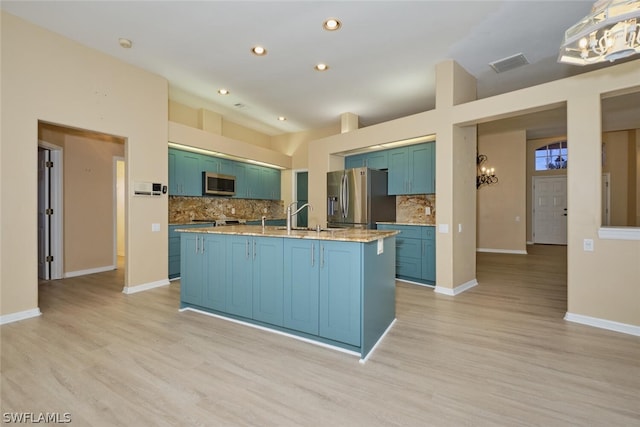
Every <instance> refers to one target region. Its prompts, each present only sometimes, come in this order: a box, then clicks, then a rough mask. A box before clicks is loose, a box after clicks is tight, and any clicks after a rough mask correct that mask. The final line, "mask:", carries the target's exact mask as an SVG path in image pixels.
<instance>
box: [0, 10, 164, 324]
mask: <svg viewBox="0 0 640 427" xmlns="http://www.w3.org/2000/svg"><path fill="white" fill-rule="evenodd" d="M1 31H2V38H1V43H2V64H1V67H2V68H1V75H0V78H1V80H2V85H1V86H2V100H1V103H2V104H1V105H2V108H1V115H2V116H1V118H2V130H1V135H2V138H1V142H0V144H1V146H2V158H1V159H0V162H1V165H2V166H1V169H0V171H1V174H2V175H1V177H0V187H1V191H0V194H1V196H0V197H1V198H2V207H3V209H2V224H1V229H2V241H1V242H0V245H1V246H2V249H1V253H2V258H1V261H0V290H1V294H2V298H1V300H2V301H1V303H0V314H1V315H7V314H10V313H18V312H22V311H27V310H33V309H36V308H37V306H38V278H37V265H36V259H37V246H38V245H37V230H36V226H35V224H36V211H37V192H36V190H35V189H36V188H37V185H36V183H37V170H36V167H35V165H36V157H37V144H38V120H43V121H47V122H50V123H59V124H63V125H66V126H72V127H77V128H82V129H89V130H93V131H97V132H104V133H108V134H112V135H118V136H121V137H124V138H126V139H127V143H126V148H125V150H126V154H125V155H126V159H127V185H128V188H131V183H132V182H133V181H136V180H141V181H155V182H162V183H167V178H168V177H167V167H166V164H167V143H166V141H167V117H168V111H167V99H168V89H167V82H166V80H165V79H163V78H161V77H159V76H156V75H153V74H150V73H148V72H146V71H143V70H141V69H139V68H135V67H132V66H130V65H127V64H124V63H122V62H120V61H117V60H115V59H113V58H112V57H110V56H107V55H104V54H101V53H99V52H97V51H94V50H92V49H89V48H87V47H85V46H83V45H80V44H78V43H75V42H72V41H70V40H68V39H65V38H63V37H61V36H59V35H57V34H55V33H52V32H49V31H46V30H44V29H42V28H39V27H37V26H34V25H32V24H29V23H27V22H25V21H23V20H21V19H18V18H16V17H14V16H12V15H9V14H7V13H5V12H2V25H1ZM127 204H128V206H127V230H128V231H127V234H128V236H127V248H126V250H127V255H128V256H127V265H126V273H125V282H126V285H127V286H136V285H142V284H149V283H161V282H165V281H166V280H167V245H168V244H167V206H168V205H167V197H166V196H163V197H158V198H147V197H137V198H135V197H132V196H131V194H130V191H129V192H128V195H127ZM152 223H159V224H160V225H161V231H160V232H152V231H151V224H152Z"/></svg>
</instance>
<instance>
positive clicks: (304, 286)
mask: <svg viewBox="0 0 640 427" xmlns="http://www.w3.org/2000/svg"><path fill="white" fill-rule="evenodd" d="M319 261H320V251H319V243H318V241H317V240H303V239H284V327H286V328H289V329H294V330H296V331H302V332H306V333H308V334H312V335H318V297H319V286H320V275H319V271H320V270H319V266H320V262H319Z"/></svg>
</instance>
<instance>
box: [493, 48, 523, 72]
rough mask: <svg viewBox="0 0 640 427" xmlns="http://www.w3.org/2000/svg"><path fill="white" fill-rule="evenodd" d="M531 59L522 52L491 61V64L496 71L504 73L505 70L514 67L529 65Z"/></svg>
mask: <svg viewBox="0 0 640 427" xmlns="http://www.w3.org/2000/svg"><path fill="white" fill-rule="evenodd" d="M528 63H529V61H528V60H527V58H525V56H524V55H523V54H522V53H517V54H515V55H512V56H508V57H506V58H502V59H498V60H497V61H493V62H490V63H489V66H490V67H491V68H493V71H495V72H496V73H503V72H505V71H509V70H513V69H514V68H518V67H522V66H523V65H527V64H528Z"/></svg>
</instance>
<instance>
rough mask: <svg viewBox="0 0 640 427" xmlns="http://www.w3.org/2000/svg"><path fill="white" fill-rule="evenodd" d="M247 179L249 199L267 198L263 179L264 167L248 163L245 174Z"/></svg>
mask: <svg viewBox="0 0 640 427" xmlns="http://www.w3.org/2000/svg"><path fill="white" fill-rule="evenodd" d="M245 179H246V180H247V187H246V188H247V195H246V197H247V198H248V199H265V198H266V197H265V185H264V181H263V180H262V167H260V166H256V165H247V171H246V175H245Z"/></svg>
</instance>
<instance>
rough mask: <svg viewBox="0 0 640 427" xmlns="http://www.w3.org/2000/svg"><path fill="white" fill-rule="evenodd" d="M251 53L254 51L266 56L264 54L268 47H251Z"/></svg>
mask: <svg viewBox="0 0 640 427" xmlns="http://www.w3.org/2000/svg"><path fill="white" fill-rule="evenodd" d="M251 53H253V54H254V55H257V56H264V55H266V54H267V49H265V48H264V47H262V46H254V47H253V48H252V49H251Z"/></svg>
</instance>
